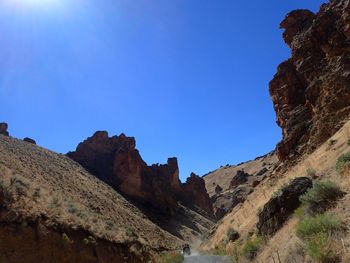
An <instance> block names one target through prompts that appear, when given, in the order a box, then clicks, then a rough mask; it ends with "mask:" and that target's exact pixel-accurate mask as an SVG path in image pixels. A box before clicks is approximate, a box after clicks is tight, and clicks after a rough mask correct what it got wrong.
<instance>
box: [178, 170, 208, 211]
mask: <svg viewBox="0 0 350 263" xmlns="http://www.w3.org/2000/svg"><path fill="white" fill-rule="evenodd" d="M180 198H182V199H184V200H186V202H187V204H189V205H194V206H197V207H199V208H201V209H203V210H204V211H206V212H207V213H209V214H210V215H212V214H213V213H214V212H213V205H212V202H211V200H210V197H209V194H208V193H207V190H206V189H205V182H204V179H203V178H202V177H200V176H198V175H196V174H194V173H191V175H190V177H188V178H187V180H186V183H185V184H184V185H183V191H181V192H180Z"/></svg>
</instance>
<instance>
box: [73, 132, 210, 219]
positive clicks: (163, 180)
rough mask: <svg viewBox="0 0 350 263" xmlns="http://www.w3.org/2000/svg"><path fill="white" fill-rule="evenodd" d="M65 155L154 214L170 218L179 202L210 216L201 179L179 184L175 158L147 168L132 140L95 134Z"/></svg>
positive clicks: (105, 134)
mask: <svg viewBox="0 0 350 263" xmlns="http://www.w3.org/2000/svg"><path fill="white" fill-rule="evenodd" d="M67 155H68V156H69V157H70V158H72V159H73V160H75V161H77V162H78V163H80V164H81V165H82V166H83V167H84V168H85V169H87V170H88V171H89V172H90V173H92V174H94V175H95V176H96V177H98V178H99V179H101V180H102V181H104V182H106V183H107V184H109V185H111V186H112V187H113V188H114V189H116V190H117V191H119V192H121V193H123V194H124V195H126V196H128V197H129V198H132V199H133V200H136V201H137V202H138V203H141V204H143V205H145V206H146V207H147V208H150V209H152V210H156V211H157V213H159V212H161V213H162V214H164V215H173V214H174V213H175V212H176V210H177V208H178V201H181V202H183V203H185V204H186V203H187V204H190V205H194V206H197V207H199V208H201V209H203V210H205V211H207V212H209V213H211V214H212V205H211V203H210V198H209V195H208V194H207V192H206V190H205V183H204V180H203V179H202V178H200V177H197V176H194V175H193V176H191V177H190V178H189V179H188V181H187V182H186V184H181V182H180V180H179V168H178V163H177V159H176V158H169V159H168V162H167V164H163V165H159V164H154V165H151V166H148V165H147V164H146V163H145V162H144V161H143V160H142V158H141V156H140V154H139V152H138V150H137V149H136V142H135V139H134V138H133V137H126V136H125V135H124V134H121V135H120V136H112V137H109V136H108V133H107V132H105V131H98V132H96V133H95V134H94V135H93V136H92V137H90V138H88V139H87V140H85V141H84V142H82V143H80V144H79V145H78V147H77V149H76V151H75V152H69V153H68V154H67Z"/></svg>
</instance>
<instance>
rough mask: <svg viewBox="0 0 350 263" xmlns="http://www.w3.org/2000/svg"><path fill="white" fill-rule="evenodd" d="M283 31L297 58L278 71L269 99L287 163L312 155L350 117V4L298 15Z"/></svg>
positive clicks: (280, 150)
mask: <svg viewBox="0 0 350 263" xmlns="http://www.w3.org/2000/svg"><path fill="white" fill-rule="evenodd" d="M281 28H283V29H284V30H285V31H284V33H283V38H284V40H285V42H286V43H287V45H288V46H289V47H290V48H291V51H292V56H291V58H290V59H288V60H287V61H285V62H283V63H282V64H280V65H279V67H278V70H277V73H276V75H275V76H274V78H273V80H272V81H271V82H270V95H271V97H272V100H273V105H274V108H275V111H276V115H277V124H278V125H279V126H280V127H281V128H282V135H283V139H282V141H281V142H280V143H279V144H278V145H277V154H278V157H279V159H280V160H282V161H284V160H286V159H293V158H296V157H298V156H300V155H301V154H303V153H309V152H312V151H313V150H314V149H315V148H316V147H317V146H318V145H320V144H322V143H323V142H325V141H326V140H327V139H328V138H329V137H330V136H331V135H333V134H334V133H335V132H336V131H337V130H338V129H339V128H340V127H341V126H342V124H343V123H344V121H345V120H346V119H348V118H349V116H350V1H349V0H338V1H331V3H329V4H324V5H322V7H321V9H320V11H319V13H317V14H314V13H312V12H310V11H308V10H296V11H293V12H291V13H289V14H288V15H287V16H286V18H285V19H284V20H283V21H282V23H281Z"/></svg>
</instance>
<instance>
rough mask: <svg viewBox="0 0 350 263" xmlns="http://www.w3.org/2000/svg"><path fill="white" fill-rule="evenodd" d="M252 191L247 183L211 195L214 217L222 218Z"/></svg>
mask: <svg viewBox="0 0 350 263" xmlns="http://www.w3.org/2000/svg"><path fill="white" fill-rule="evenodd" d="M252 192H253V188H252V187H251V186H249V185H247V184H244V185H239V186H237V187H236V188H235V189H230V190H227V191H225V192H223V193H220V194H216V195H214V196H212V198H211V199H212V202H213V204H214V205H215V206H214V214H215V218H216V219H221V218H223V217H224V216H225V215H226V214H228V213H229V212H231V211H232V209H233V208H234V207H235V206H237V205H238V204H240V203H243V202H244V201H245V200H246V199H247V196H248V195H249V194H251V193H252Z"/></svg>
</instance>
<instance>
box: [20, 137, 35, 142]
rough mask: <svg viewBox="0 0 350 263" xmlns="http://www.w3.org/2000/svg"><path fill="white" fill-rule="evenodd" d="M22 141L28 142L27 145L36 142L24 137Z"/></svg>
mask: <svg viewBox="0 0 350 263" xmlns="http://www.w3.org/2000/svg"><path fill="white" fill-rule="evenodd" d="M23 141H25V142H28V143H31V144H36V141H35V140H33V139H31V138H29V137H25V138H24V139H23Z"/></svg>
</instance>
